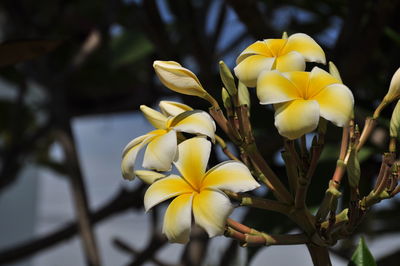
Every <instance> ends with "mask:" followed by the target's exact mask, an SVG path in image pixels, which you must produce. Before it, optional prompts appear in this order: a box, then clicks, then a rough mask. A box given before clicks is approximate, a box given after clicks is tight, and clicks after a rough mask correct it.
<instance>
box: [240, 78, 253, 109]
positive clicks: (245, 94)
mask: <svg viewBox="0 0 400 266" xmlns="http://www.w3.org/2000/svg"><path fill="white" fill-rule="evenodd" d="M238 87H239V95H238V97H239V104H240V105H247V107H248V108H249V110H250V94H249V90H248V89H247V87H246V85H244V84H243V83H242V82H240V81H239V86H238Z"/></svg>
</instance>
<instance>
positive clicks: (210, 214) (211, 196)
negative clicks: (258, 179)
mask: <svg viewBox="0 0 400 266" xmlns="http://www.w3.org/2000/svg"><path fill="white" fill-rule="evenodd" d="M232 209H233V207H232V204H231V203H230V201H229V199H228V197H227V196H226V195H225V194H223V193H222V192H220V191H214V190H208V189H207V190H202V191H201V192H200V193H199V194H197V195H195V196H194V199H193V215H194V220H195V222H196V224H197V225H199V226H201V227H202V228H203V229H204V230H206V232H207V233H208V236H209V237H214V236H217V235H221V234H223V232H224V229H225V224H226V219H227V218H228V216H229V215H230V214H231V212H232Z"/></svg>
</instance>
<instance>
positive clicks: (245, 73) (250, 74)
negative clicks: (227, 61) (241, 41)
mask: <svg viewBox="0 0 400 266" xmlns="http://www.w3.org/2000/svg"><path fill="white" fill-rule="evenodd" d="M274 62H275V58H274V57H265V56H263V55H251V56H249V57H247V58H245V59H244V60H243V61H241V62H240V63H239V64H238V65H237V66H236V67H235V68H234V71H235V75H236V77H238V79H239V80H240V81H241V82H243V84H244V85H246V86H247V87H255V86H256V85H257V78H258V76H259V75H260V74H261V72H262V71H264V70H271V68H272V66H273V64H274Z"/></svg>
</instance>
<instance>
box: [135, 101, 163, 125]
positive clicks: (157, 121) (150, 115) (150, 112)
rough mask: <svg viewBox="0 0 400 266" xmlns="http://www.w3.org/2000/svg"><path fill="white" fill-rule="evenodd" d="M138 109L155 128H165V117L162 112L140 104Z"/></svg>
mask: <svg viewBox="0 0 400 266" xmlns="http://www.w3.org/2000/svg"><path fill="white" fill-rule="evenodd" d="M140 110H141V111H142V112H143V114H144V117H146V119H147V120H148V121H149V122H150V124H152V125H153V126H154V127H155V128H158V129H165V128H166V124H167V117H166V116H165V115H163V114H162V113H160V112H158V111H156V110H154V109H152V108H150V107H147V106H146V105H141V106H140Z"/></svg>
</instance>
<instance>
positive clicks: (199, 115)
mask: <svg viewBox="0 0 400 266" xmlns="http://www.w3.org/2000/svg"><path fill="white" fill-rule="evenodd" d="M170 127H173V128H174V129H175V130H176V131H178V132H186V133H191V134H201V135H205V136H208V137H210V138H211V139H212V140H214V139H215V130H216V127H215V123H214V120H213V119H212V118H211V116H210V115H209V114H208V113H206V112H204V111H200V110H193V111H187V112H184V113H181V114H179V115H178V116H176V117H174V118H173V119H172V121H171V124H170Z"/></svg>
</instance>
